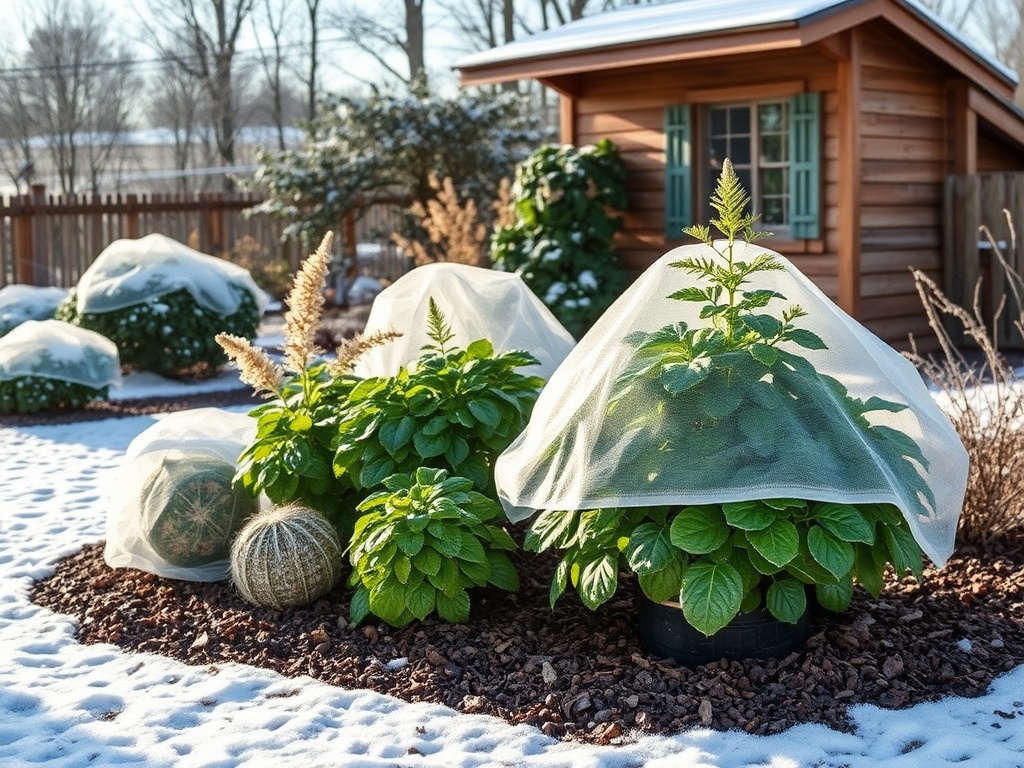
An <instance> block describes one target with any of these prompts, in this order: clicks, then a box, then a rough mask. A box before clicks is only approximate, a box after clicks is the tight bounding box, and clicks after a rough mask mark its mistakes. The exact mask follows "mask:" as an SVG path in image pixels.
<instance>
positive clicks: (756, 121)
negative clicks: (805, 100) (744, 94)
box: [701, 101, 789, 230]
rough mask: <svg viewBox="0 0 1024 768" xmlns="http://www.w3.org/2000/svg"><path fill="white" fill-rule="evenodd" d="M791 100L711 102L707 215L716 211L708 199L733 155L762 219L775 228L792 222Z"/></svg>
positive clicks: (707, 140)
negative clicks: (790, 196)
mask: <svg viewBox="0 0 1024 768" xmlns="http://www.w3.org/2000/svg"><path fill="white" fill-rule="evenodd" d="M787 107H788V105H787V104H786V102H778V101H770V102H762V103H758V104H730V105H724V106H719V105H714V106H709V107H706V108H705V109H704V110H703V112H704V116H705V128H704V136H705V141H704V152H703V153H702V157H703V158H705V161H706V164H705V165H704V169H705V172H704V174H703V176H704V178H703V179H702V183H701V187H702V189H703V190H704V194H703V195H702V196H701V201H702V205H703V206H704V215H703V217H702V219H703V220H704V221H707V220H708V218H709V216H711V215H712V214H713V213H714V212H713V210H712V209H711V207H710V204H709V203H708V200H709V199H710V198H711V194H712V193H713V192H714V191H715V185H716V183H717V182H718V176H719V174H720V173H721V172H722V160H724V159H725V158H726V157H728V158H729V159H730V160H732V165H733V168H734V169H735V171H736V175H737V176H738V177H739V179H740V183H741V184H743V188H744V189H746V190H747V192H748V193H749V194H750V199H751V201H752V202H753V209H754V213H759V214H760V215H761V224H762V225H763V226H764V227H766V228H770V229H771V228H773V229H774V230H779V229H784V228H788V226H789V182H788V175H789V151H788V150H789V116H788V110H787Z"/></svg>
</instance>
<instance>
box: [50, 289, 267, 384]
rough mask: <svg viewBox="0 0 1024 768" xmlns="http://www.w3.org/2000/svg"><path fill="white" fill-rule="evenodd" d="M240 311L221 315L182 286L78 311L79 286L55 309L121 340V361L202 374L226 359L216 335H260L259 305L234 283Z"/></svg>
mask: <svg viewBox="0 0 1024 768" xmlns="http://www.w3.org/2000/svg"><path fill="white" fill-rule="evenodd" d="M231 290H232V291H234V293H235V294H236V295H237V296H238V300H239V302H240V304H239V308H238V310H237V311H236V312H235V313H234V314H231V315H227V316H221V315H219V314H217V313H216V312H212V311H210V310H208V309H205V308H203V307H201V306H199V304H198V303H196V300H195V299H194V298H192V295H191V294H190V293H189V292H188V291H186V290H184V289H182V290H177V291H173V292H171V293H168V294H165V295H163V296H159V297H154V298H152V299H149V300H147V301H144V302H141V303H139V304H134V305H132V306H130V307H125V308H124V309H117V310H112V311H110V312H98V313H94V312H85V313H83V314H81V315H80V314H79V313H78V310H77V301H78V299H77V296H78V292H77V290H76V289H72V290H71V291H70V292H69V293H68V296H67V298H66V299H65V300H64V301H63V302H62V303H61V305H60V307H58V308H57V319H58V320H64V321H66V322H69V323H74V324H75V325H79V326H81V327H82V328H88V329H90V330H93V331H96V332H97V333H100V334H102V335H103V336H106V337H107V338H108V339H110V340H111V341H113V342H114V343H115V344H116V345H117V349H118V352H119V354H120V357H121V365H123V366H124V367H126V368H134V369H137V370H140V371H152V372H153V373H157V374H160V375H161V376H170V377H176V376H203V375H208V374H210V373H211V372H212V371H213V370H215V369H216V368H218V367H220V366H221V365H223V364H224V363H225V362H227V357H226V356H225V354H224V352H223V351H222V350H221V348H220V346H219V345H218V344H217V342H216V340H215V338H214V337H215V336H216V335H217V334H218V333H221V332H224V333H229V334H232V335H235V336H241V337H244V338H247V339H254V338H256V334H257V329H258V327H259V322H260V314H259V310H258V309H257V307H256V302H255V300H254V299H253V297H252V294H251V293H249V291H247V290H245V289H244V288H241V287H239V286H236V285H232V286H231Z"/></svg>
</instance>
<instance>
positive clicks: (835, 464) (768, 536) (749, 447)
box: [497, 161, 966, 663]
mask: <svg viewBox="0 0 1024 768" xmlns="http://www.w3.org/2000/svg"><path fill="white" fill-rule="evenodd" d="M748 202H749V198H748V197H747V195H746V193H745V192H744V191H743V189H742V187H741V185H740V183H739V180H738V179H737V177H736V175H735V173H734V172H733V169H732V166H731V164H730V163H729V162H728V161H726V163H725V165H724V168H723V172H722V175H721V178H720V179H719V182H718V187H717V189H716V192H715V195H714V196H713V197H712V200H711V204H712V206H713V207H714V209H715V210H716V212H717V213H718V214H719V216H718V218H717V219H712V224H713V225H714V226H715V227H716V228H717V229H718V230H719V231H720V232H721V233H722V235H724V239H722V240H717V241H716V240H713V239H712V237H711V234H710V229H709V228H708V227H706V226H696V227H691V228H689V229H688V230H686V231H687V234H690V235H692V236H694V237H695V238H697V239H698V240H699V241H700V242H701V243H702V246H701V247H699V248H695V249H694V250H686V249H682V253H683V254H684V257H683V258H681V259H678V260H676V261H674V262H672V263H671V264H670V266H671V267H672V268H674V269H678V270H680V271H682V272H683V273H685V274H687V275H690V276H692V277H693V278H695V279H694V280H693V281H691V282H690V283H689V284H687V285H684V286H683V287H682V288H680V289H679V290H677V291H675V292H674V293H672V294H671V295H670V296H669V298H670V299H671V300H673V301H677V302H683V303H689V304H695V305H696V306H695V308H694V309H695V310H696V311H691V312H690V314H689V316H688V318H689V319H688V321H683V320H679V321H676V322H672V323H670V324H666V325H663V326H662V327H659V328H655V329H653V330H646V329H644V330H631V328H630V326H629V323H628V322H627V321H622V320H621V319H620V318H619V317H618V316H615V317H610V318H607V319H603V320H602V321H601V322H600V323H599V326H598V327H595V329H594V332H595V333H597V334H602V337H601V341H602V342H606V341H607V339H608V338H609V337H611V338H615V337H616V334H619V336H618V338H619V339H621V342H622V344H621V346H622V347H624V348H626V351H625V352H624V353H622V354H623V358H622V359H624V360H626V362H625V363H623V364H621V365H620V367H618V368H608V367H606V368H604V369H602V371H603V372H604V373H607V371H609V370H611V371H613V373H612V374H609V375H608V381H603V382H599V383H598V384H596V385H594V386H593V387H592V388H591V390H590V391H588V392H586V393H584V394H580V395H579V396H578V398H577V401H576V402H575V403H574V404H573V405H572V406H571V407H574V408H576V411H575V412H574V415H573V416H571V417H566V416H565V415H564V412H565V411H566V410H567V409H565V408H563V410H562V412H559V411H558V410H557V406H556V409H555V410H550V409H549V407H548V405H547V404H545V407H544V408H543V409H542V408H541V407H540V403H538V408H537V410H535V413H534V419H537V418H538V414H540V416H539V418H540V419H542V420H543V422H544V425H550V427H549V429H550V430H551V431H552V432H555V433H556V435H555V436H554V437H550V436H538V432H539V429H538V431H537V432H532V431H531V430H530V428H529V427H528V428H527V430H526V432H524V434H523V435H522V436H521V437H520V438H519V440H517V442H516V443H515V444H514V445H513V446H512V447H511V448H510V449H509V451H507V452H506V454H505V455H503V456H502V457H501V459H499V462H498V472H497V475H498V488H499V492H500V493H501V494H502V496H503V500H504V501H505V502H506V507H507V509H510V510H514V509H515V508H516V507H529V506H532V507H534V508H539V509H542V510H543V511H541V512H540V513H539V514H538V515H537V516H536V517H535V518H534V519H533V521H532V524H531V526H530V530H529V532H528V535H527V538H526V541H525V547H526V548H527V549H529V550H533V551H543V550H547V549H550V548H554V549H558V550H561V551H562V553H563V556H562V559H561V561H560V562H559V564H558V566H557V568H556V570H555V574H554V577H553V579H552V585H551V603H552V606H553V605H554V604H555V601H556V600H557V599H558V598H559V597H560V596H561V595H562V593H563V592H564V591H565V590H566V589H568V588H570V587H573V588H575V589H576V590H577V591H578V593H579V595H580V597H581V599H582V600H583V602H584V603H585V604H586V605H587V606H588V607H591V608H596V607H597V606H599V605H601V604H602V603H604V602H605V601H607V600H608V599H609V598H610V597H611V596H612V595H613V594H614V593H615V591H616V588H617V585H618V580H619V573H620V571H621V570H628V571H631V572H632V573H633V574H635V575H636V578H637V581H638V583H639V587H640V590H641V592H642V593H643V595H644V596H645V599H646V600H647V601H649V603H646V604H645V605H644V606H643V607H642V608H643V613H642V618H641V621H642V625H641V629H642V632H641V639H642V640H643V641H644V643H645V645H646V646H647V647H648V648H649V649H651V650H655V651H658V652H662V653H668V654H669V655H674V656H676V657H677V658H678V659H680V660H681V661H683V662H685V663H699V662H701V661H707V660H711V659H717V658H719V657H721V656H723V655H728V656H732V657H734V658H735V657H743V656H758V655H781V654H784V653H786V652H788V651H789V650H791V649H792V648H793V647H795V646H796V645H798V644H800V643H802V641H803V639H804V638H805V637H806V634H807V626H808V625H807V611H808V606H809V604H810V602H811V601H809V599H808V598H809V597H810V598H811V600H813V601H814V602H817V603H818V604H820V605H822V606H823V607H825V608H827V609H829V610H833V611H842V610H844V609H846V607H847V606H848V605H849V602H850V599H851V596H852V594H853V589H854V585H855V584H858V583H859V584H860V585H862V586H863V587H864V588H865V589H866V590H867V591H868V592H870V593H871V594H873V595H875V596H877V595H878V594H879V592H880V590H881V589H882V586H883V576H884V573H885V570H886V568H887V566H888V565H889V564H891V565H892V566H893V568H894V569H895V571H896V573H897V574H898V575H903V574H904V573H905V572H906V571H908V570H909V571H910V572H912V573H913V574H914V575H915V576H916V577H918V578H920V576H921V571H922V550H921V547H920V546H919V544H918V541H917V539H916V538H915V535H914V534H915V533H919V532H920V531H919V530H915V531H914V532H912V529H911V526H910V525H909V524H908V517H910V518H911V519H913V520H915V521H916V523H917V525H918V528H919V529H920V528H923V527H924V526H925V525H926V523H928V522H930V521H936V520H938V519H940V518H941V519H942V520H943V523H944V524H945V522H948V520H947V518H948V516H949V515H948V512H942V510H946V509H947V507H946V506H943V505H941V504H938V503H937V501H936V494H935V493H934V491H933V488H932V484H933V480H934V470H935V469H936V467H932V470H933V471H932V472H931V473H929V466H930V459H929V458H928V457H926V456H925V453H924V452H923V451H922V449H921V447H920V446H919V444H918V441H919V440H921V439H922V438H920V437H918V436H917V432H916V431H915V437H912V436H911V435H909V434H908V433H907V432H905V431H903V429H902V428H901V427H903V428H907V427H906V425H907V424H914V425H916V424H917V423H918V421H919V420H923V419H925V418H930V416H929V414H930V411H928V408H929V407H932V408H933V407H934V406H933V404H932V403H931V401H930V398H928V395H927V392H924V394H923V395H922V394H921V392H920V391H918V390H917V389H914V386H915V384H914V383H913V382H909V380H908V381H903V379H900V383H901V384H904V385H905V386H906V387H909V388H910V389H911V391H912V394H913V395H914V396H917V397H923V398H928V403H927V404H923V405H921V406H920V408H917V409H916V410H912V411H908V408H909V406H908V405H907V404H906V403H904V402H896V401H895V400H892V399H885V398H883V397H878V396H875V395H870V396H866V397H856V396H854V395H853V394H851V393H850V391H849V390H848V388H847V386H846V385H844V384H843V383H842V382H841V381H840V380H839V379H837V378H835V377H833V376H830V375H826V374H825V373H822V372H820V371H819V370H818V369H817V367H816V366H815V364H814V363H813V362H812V359H811V358H812V356H813V355H814V354H815V353H819V354H820V353H823V351H824V350H826V344H825V342H824V341H823V340H822V338H821V336H820V335H819V334H818V333H816V332H814V331H812V330H810V329H809V328H807V327H804V325H803V324H802V322H801V320H802V318H805V317H807V312H805V310H804V309H802V308H801V306H799V305H796V304H791V305H788V306H785V305H783V302H785V301H786V297H785V296H784V295H783V294H782V293H780V292H779V291H778V290H775V289H774V288H772V287H771V286H773V285H776V282H766V281H765V280H764V279H760V280H759V281H757V282H758V283H759V285H760V287H756V286H755V285H754V282H755V281H754V280H753V279H752V278H754V277H759V278H763V275H762V274H761V273H768V272H781V271H784V270H786V267H785V266H784V265H783V264H782V263H781V261H780V260H779V259H778V258H776V257H775V256H774V255H772V254H771V253H766V252H757V251H756V250H754V249H752V248H750V243H752V242H753V241H755V240H756V239H758V238H759V237H763V236H764V235H765V234H766V233H762V232H757V231H755V230H754V224H755V223H756V217H755V216H752V215H750V214H746V213H744V210H745V208H746V206H747V204H748ZM751 252H754V254H755V255H754V256H753V258H750V257H749V255H750V254H751ZM776 280H777V279H776ZM778 284H779V285H782V284H784V283H783V282H781V281H779V282H778ZM656 289H657V290H660V291H663V290H664V288H663V286H662V285H661V284H660V283H659V284H657V286H656ZM808 295H813V294H808ZM622 301H625V302H627V303H628V302H630V301H633V302H634V303H638V301H639V300H637V299H636V298H635V297H624V298H623V299H622ZM821 306H825V304H821ZM828 306H831V305H830V304H828ZM613 309H614V308H613ZM640 312H641V315H642V310H641V311H640ZM612 314H613V315H615V314H616V313H612ZM847 321H848V322H850V323H852V321H849V319H848V318H847V319H846V321H842V322H847ZM858 327H859V326H858ZM863 333H864V332H863V330H861V331H852V334H853V336H854V337H855V339H857V340H859V341H861V342H862V341H863V339H862V337H861V335H862V334H863ZM858 334H861V335H858ZM872 338H873V337H872ZM864 343H867V342H864ZM878 344H881V343H880V342H878ZM597 347H601V349H600V351H599V352H597V353H595V352H594V351H593V350H594V349H595V348H597ZM597 347H594V346H590V345H587V344H586V339H585V340H584V341H583V342H581V344H580V348H581V350H580V356H579V359H578V360H582V361H585V362H587V363H590V364H596V363H595V361H597V360H598V359H599V356H604V357H610V356H613V355H615V354H619V353H618V352H616V351H614V350H611V349H609V348H608V345H607V344H604V345H603V346H602V345H600V344H599V345H597ZM849 348H850V349H852V348H853V347H852V346H851V347H849ZM874 349H875V348H874V347H873V346H870V345H869V346H868V350H874ZM889 353H890V354H891V355H896V353H895V352H892V351H891V350H889ZM833 354H836V353H833ZM588 355H589V357H588ZM897 357H898V356H897ZM573 362H578V361H574V360H572V358H570V359H569V360H567V361H566V363H565V364H564V365H567V366H571V365H572V364H573ZM900 362H902V361H900ZM894 365H895V364H894ZM559 373H562V372H561V371H560V372H559ZM588 373H591V372H590V371H588ZM604 373H602V374H598V373H591V376H598V377H599V376H600V375H604ZM862 378H863V377H862ZM892 378H894V379H895V378H898V377H897V376H896V375H895V374H894V375H893V377H892ZM869 383H870V382H869ZM577 384H578V380H573V379H572V375H571V373H569V372H566V373H565V375H564V378H560V377H559V375H558V374H556V376H555V377H553V378H552V379H551V381H550V383H549V385H548V389H547V390H546V391H545V393H544V395H543V396H542V397H547V396H549V395H550V396H551V397H552V399H553V400H558V399H559V397H561V399H562V400H563V401H565V400H567V399H570V398H569V397H567V395H566V392H567V391H569V392H571V391H572V390H573V389H574V388H578V387H577V386H576V385H577ZM860 384H863V382H860ZM919 384H920V382H919V381H917V382H916V385H919ZM879 386H880V388H881V391H884V392H889V391H893V388H892V387H890V388H888V389H886V388H884V387H881V384H880V385H879ZM864 388H865V387H864V386H860V390H861V392H862V394H863V390H864ZM921 391H924V390H923V388H921ZM911 399H912V398H911ZM915 405H916V404H915ZM936 411H937V409H936ZM595 412H596V413H599V414H600V418H599V419H597V418H593V417H592V416H591V415H590V414H593V413H595ZM906 413H911V414H912V415H911V416H907V415H906ZM901 414H903V415H902V416H901ZM588 418H589V419H590V421H589V422H588V423H587V425H586V426H585V427H584V428H582V429H581V428H580V427H579V424H578V422H580V421H581V420H587V419H588ZM901 419H902V420H901ZM531 426H532V424H531ZM540 426H543V425H538V427H540ZM921 432H922V434H924V431H923V430H922V431H921ZM936 432H941V429H939V428H938V427H936ZM944 434H945V433H943V435H944ZM953 439H954V440H955V434H953ZM956 444H958V443H956ZM961 451H962V446H961ZM949 453H950V454H954V453H955V450H954V449H952V448H951V449H950V450H949ZM935 455H936V453H935V452H930V458H931V459H934V457H935ZM939 455H941V454H939ZM524 457H525V458H524ZM957 462H959V456H958V455H957ZM950 467H952V469H950V470H949V472H948V474H950V475H951V476H954V475H955V476H956V478H959V474H960V472H961V470H963V471H964V472H965V470H966V465H965V463H964V464H963V466H962V467H961V465H960V463H956V462H954V463H951V464H950ZM956 478H954V479H953V482H954V487H955V483H956V482H958V480H957V479H956ZM780 490H787V491H789V492H788V493H782V492H779V491H780ZM773 491H774V492H773ZM796 491H803V492H804V494H803V495H802V494H801V493H797V492H796ZM962 492H963V491H962V486H961V490H960V497H961V498H962ZM595 499H600V500H605V499H611V500H618V503H616V504H609V505H607V506H598V505H594V504H593V501H594V500H595ZM895 500H898V501H899V502H900V507H902V508H903V509H901V508H900V507H897V506H896V504H895V503H894V501H895ZM566 501H569V502H570V503H569V504H566V503H565V502H566ZM524 502H528V503H524ZM538 502H540V503H538ZM545 502H548V503H545ZM573 502H575V503H573ZM588 506H593V507H594V508H589V509H588ZM940 507H941V510H940V511H938V512H937V508H940ZM906 509H909V510H910V511H911V513H912V514H911V515H907V514H904V511H905V510H906ZM953 515H954V517H955V510H954V512H953ZM947 527H948V526H947ZM954 530H955V527H954ZM950 547H951V541H950ZM932 552H939V555H938V556H933V559H939V558H940V557H941V551H940V550H939V549H938V548H935V547H933V548H932ZM666 601H675V602H676V603H677V607H675V608H674V609H672V612H671V616H670V618H671V617H675V618H676V619H677V621H667V620H666V618H665V616H664V615H661V614H659V612H658V611H659V610H660V609H659V608H658V606H660V604H662V603H664V602H666ZM680 608H681V610H680ZM756 611H761V613H760V614H755V612H756ZM752 620H753V621H755V622H761V621H767V622H769V623H778V622H781V623H782V624H783V626H781V627H772V628H769V629H768V630H767V631H768V633H769V636H770V637H771V640H770V641H769V642H768V644H767V645H766V644H765V641H764V638H765V634H764V632H763V631H762V630H760V629H755V630H751V629H750V627H749V626H738V625H737V621H738V622H739V625H749V623H750V622H751V621H752ZM687 626H688V627H692V629H693V630H696V632H692V631H691V632H690V633H687V632H685V631H684V629H685V628H686V627H687ZM787 627H789V628H796V629H795V630H794V629H787ZM662 629H666V630H667V631H668V632H669V633H670V635H671V637H670V638H669V639H668V640H667V641H662V640H661V639H659V638H658V636H657V634H658V632H660V631H661V630H662ZM723 631H724V632H725V633H726V635H728V634H729V633H734V634H735V635H737V637H738V638H740V639H741V640H742V639H743V638H744V637H748V638H749V639H751V640H752V643H750V644H744V643H742V642H741V643H740V645H738V646H737V645H734V644H733V640H732V639H729V638H726V640H725V641H724V642H723V641H722V638H723V635H722V634H721V633H723ZM703 638H711V640H710V642H704V641H703ZM694 643H696V645H697V646H699V647H696V648H695V647H694Z"/></svg>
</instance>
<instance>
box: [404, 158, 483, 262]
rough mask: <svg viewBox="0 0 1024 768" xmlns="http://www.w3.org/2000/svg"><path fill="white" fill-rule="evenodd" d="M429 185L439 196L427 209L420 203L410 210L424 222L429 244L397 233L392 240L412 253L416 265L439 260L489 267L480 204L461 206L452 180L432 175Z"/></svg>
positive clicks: (421, 222)
mask: <svg viewBox="0 0 1024 768" xmlns="http://www.w3.org/2000/svg"><path fill="white" fill-rule="evenodd" d="M429 183H430V188H431V189H433V190H434V192H435V193H436V197H435V198H433V199H431V200H428V201H427V204H426V206H425V207H424V205H423V204H422V203H420V202H416V203H413V205H412V206H411V208H410V209H409V210H410V212H411V213H412V215H413V216H415V217H417V218H418V219H419V220H420V225H421V226H422V227H423V231H424V232H425V233H426V235H427V242H426V243H424V242H421V241H419V240H413V239H410V238H406V237H402V236H401V235H399V234H393V235H392V236H391V239H392V240H393V241H394V242H395V244H396V245H397V246H398V247H399V248H401V249H402V250H403V251H405V252H406V253H409V254H412V256H413V259H414V261H415V262H416V266H422V265H423V264H431V263H433V262H436V261H450V262H455V263H457V264H470V265H473V266H478V267H483V266H487V258H486V241H487V227H486V226H484V224H483V223H481V222H480V220H479V217H478V216H477V209H476V203H474V202H473V201H472V200H466V202H465V203H461V202H460V201H459V195H458V193H457V192H456V191H455V185H454V184H453V183H452V180H451V179H448V178H446V179H444V181H443V182H442V181H440V180H438V178H437V176H436V175H435V174H433V173H432V174H430V178H429Z"/></svg>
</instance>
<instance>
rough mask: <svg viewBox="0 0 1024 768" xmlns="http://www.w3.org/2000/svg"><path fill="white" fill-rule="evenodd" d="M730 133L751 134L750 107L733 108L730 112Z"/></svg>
mask: <svg viewBox="0 0 1024 768" xmlns="http://www.w3.org/2000/svg"><path fill="white" fill-rule="evenodd" d="M729 131H730V133H745V134H749V133H750V107H733V108H732V109H730V110H729Z"/></svg>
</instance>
